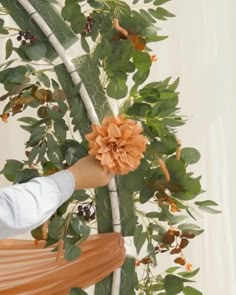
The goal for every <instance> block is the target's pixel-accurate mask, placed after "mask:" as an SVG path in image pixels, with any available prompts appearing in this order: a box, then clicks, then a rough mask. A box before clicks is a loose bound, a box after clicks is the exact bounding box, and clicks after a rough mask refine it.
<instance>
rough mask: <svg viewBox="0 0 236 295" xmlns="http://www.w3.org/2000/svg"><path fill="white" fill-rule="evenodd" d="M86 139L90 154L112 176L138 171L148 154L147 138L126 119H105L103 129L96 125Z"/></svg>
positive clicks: (139, 128) (134, 123)
mask: <svg viewBox="0 0 236 295" xmlns="http://www.w3.org/2000/svg"><path fill="white" fill-rule="evenodd" d="M92 129H93V132H92V133H89V134H87V135H86V139H87V140H88V142H89V148H90V150H89V154H90V155H93V156H95V157H96V159H98V160H99V161H100V162H101V165H102V166H103V167H104V169H105V170H106V171H108V172H111V173H113V174H127V173H128V172H129V171H133V170H135V169H136V168H137V167H138V165H139V164H140V160H141V158H143V154H142V153H143V152H144V151H145V150H146V143H147V140H146V138H145V137H144V136H143V135H141V134H140V133H141V132H142V131H143V129H142V127H140V126H139V125H138V124H137V123H136V122H135V121H133V120H131V119H125V118H124V117H123V116H118V117H108V118H105V119H104V120H103V122H102V125H101V126H98V125H96V124H93V125H92Z"/></svg>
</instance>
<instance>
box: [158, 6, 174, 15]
mask: <svg viewBox="0 0 236 295" xmlns="http://www.w3.org/2000/svg"><path fill="white" fill-rule="evenodd" d="M156 12H157V13H159V14H160V15H162V16H166V17H174V16H175V15H174V14H173V13H171V12H169V11H168V10H166V9H165V8H162V7H158V8H157V9H156Z"/></svg>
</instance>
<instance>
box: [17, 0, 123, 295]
mask: <svg viewBox="0 0 236 295" xmlns="http://www.w3.org/2000/svg"><path fill="white" fill-rule="evenodd" d="M17 1H18V2H19V3H20V5H21V6H22V7H23V8H24V9H25V10H26V11H27V12H28V14H29V15H30V17H32V19H33V20H34V21H35V22H36V23H37V25H38V26H39V27H40V29H41V30H42V31H43V33H44V34H45V36H46V37H47V38H48V40H49V42H50V43H51V44H52V46H53V47H54V49H55V51H56V52H57V54H58V55H59V56H60V58H61V59H62V61H63V63H64V65H65V67H66V69H67V71H68V73H69V74H70V76H71V78H72V80H73V82H74V84H75V85H78V84H79V83H81V82H82V81H81V79H80V76H79V74H78V72H77V69H76V67H75V66H74V64H73V63H72V61H71V60H70V58H69V56H68V55H67V53H66V51H65V49H64V47H63V46H62V45H61V43H60V41H59V40H58V39H57V37H56V36H55V35H54V33H53V31H52V30H51V29H50V27H49V26H48V25H47V23H46V22H45V20H44V19H43V18H42V17H41V15H40V14H39V13H38V12H37V10H35V8H34V7H33V6H32V5H31V4H30V2H29V1H28V0H17ZM80 85H81V86H80V90H79V93H80V96H81V99H82V101H83V103H84V106H85V108H86V110H87V113H88V117H89V120H90V121H91V122H92V123H94V124H99V119H98V116H97V113H96V111H95V109H94V106H93V103H92V101H91V99H90V97H89V95H88V92H87V90H86V88H85V86H84V84H83V83H81V84H80ZM108 187H109V191H110V200H111V207H112V219H113V220H112V221H113V230H114V232H121V221H120V210H119V197H118V193H117V186H116V182H115V178H113V179H112V180H111V181H110V183H109V185H108ZM120 277H121V269H120V268H118V269H116V270H115V271H114V272H113V281H112V292H111V295H119V293H120V291H119V290H120Z"/></svg>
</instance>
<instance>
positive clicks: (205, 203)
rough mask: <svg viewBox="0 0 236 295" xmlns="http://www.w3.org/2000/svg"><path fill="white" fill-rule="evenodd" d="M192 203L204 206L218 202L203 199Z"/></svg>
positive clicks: (214, 204) (215, 204)
mask: <svg viewBox="0 0 236 295" xmlns="http://www.w3.org/2000/svg"><path fill="white" fill-rule="evenodd" d="M194 204H196V205H197V206H201V207H205V206H207V207H208V206H218V204H217V203H216V202H214V201H212V200H205V201H201V202H195V203H194Z"/></svg>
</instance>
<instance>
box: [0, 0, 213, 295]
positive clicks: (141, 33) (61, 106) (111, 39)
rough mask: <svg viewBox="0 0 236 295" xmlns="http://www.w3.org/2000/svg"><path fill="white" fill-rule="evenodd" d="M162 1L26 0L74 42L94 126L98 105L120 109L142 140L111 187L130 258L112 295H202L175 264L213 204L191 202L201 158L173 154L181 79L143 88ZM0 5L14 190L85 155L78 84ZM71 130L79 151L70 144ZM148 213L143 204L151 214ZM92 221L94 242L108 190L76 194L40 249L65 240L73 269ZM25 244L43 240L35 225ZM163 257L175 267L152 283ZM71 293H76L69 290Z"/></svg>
mask: <svg viewBox="0 0 236 295" xmlns="http://www.w3.org/2000/svg"><path fill="white" fill-rule="evenodd" d="M169 1H170V0H144V1H139V0H134V1H133V3H131V2H125V1H120V0H89V1H83V0H81V1H79V0H66V1H65V4H64V6H63V7H61V6H59V5H58V4H57V1H48V0H42V1H41V0H40V1H33V0H31V1H30V2H31V4H32V5H34V7H35V8H36V9H37V11H38V12H39V14H40V15H41V16H42V17H43V18H44V19H45V20H47V22H48V25H49V26H50V27H52V28H53V32H54V33H55V34H56V35H57V37H58V39H59V40H60V42H61V44H63V45H64V47H65V48H67V47H69V46H70V45H72V44H73V43H74V42H75V41H76V40H79V41H80V45H81V48H82V50H83V51H84V53H83V55H81V56H76V57H75V59H74V60H73V63H74V64H75V66H76V69H77V71H78V73H79V74H80V76H81V79H82V83H83V84H84V85H85V87H86V88H87V91H88V93H89V95H90V97H91V99H92V101H93V103H94V106H95V109H96V111H97V113H98V116H99V119H102V118H103V117H105V116H108V115H111V113H112V110H111V108H110V106H109V102H108V99H107V97H110V98H113V99H117V100H119V99H124V102H123V104H122V107H121V109H120V113H122V114H124V115H125V116H126V117H130V118H132V119H134V120H136V121H137V122H139V124H141V125H142V127H143V130H144V134H145V136H146V137H147V139H148V147H147V151H146V153H145V157H144V158H143V160H142V162H141V165H140V166H139V167H138V168H137V169H136V170H135V171H133V172H131V173H129V174H128V175H125V176H117V177H116V180H117V186H118V191H119V197H120V211H121V218H122V233H123V235H124V236H133V237H134V244H135V247H136V250H137V257H136V261H135V259H130V258H127V260H126V262H125V265H124V267H123V269H122V276H121V278H122V281H121V290H120V294H129V295H131V294H135V290H136V291H137V292H138V294H140V295H145V294H150V295H151V294H158V295H164V294H167V295H173V294H185V295H200V294H202V293H201V292H200V291H198V290H196V289H195V288H194V287H192V283H193V280H192V277H194V276H195V275H196V274H197V273H198V271H199V269H198V268H197V269H194V270H192V269H191V264H190V262H189V260H188V259H190V260H191V258H188V259H187V258H186V257H185V256H184V249H185V248H186V247H187V246H188V245H189V244H191V243H192V240H193V239H194V238H195V237H196V236H198V235H199V234H201V233H202V232H203V229H201V228H200V227H199V226H198V224H197V218H196V215H195V212H196V210H203V211H207V212H209V213H218V212H219V211H218V210H216V209H215V207H216V206H217V204H216V203H215V202H213V201H211V200H202V198H200V195H201V193H202V192H203V190H202V188H201V183H200V179H201V177H198V176H195V175H193V173H192V172H191V165H193V164H195V163H196V162H198V161H199V159H200V153H199V152H198V151H197V150H196V149H195V148H191V147H185V148H182V147H181V142H180V141H179V139H178V138H177V135H176V130H177V128H178V127H179V126H181V125H183V124H184V123H185V121H184V120H183V118H182V116H181V114H180V112H179V107H178V100H179V93H178V91H177V87H178V84H179V79H172V78H171V77H168V78H166V79H164V80H161V81H153V82H150V83H145V81H146V80H147V78H148V77H149V74H150V72H151V68H152V64H153V62H155V61H156V59H157V57H156V56H155V55H154V54H153V53H152V50H151V43H152V42H159V41H162V40H164V39H166V38H167V36H161V35H159V25H160V23H161V21H165V20H167V19H168V18H170V17H174V14H173V13H171V12H170V11H168V10H167V9H166V8H164V7H165V4H166V3H167V2H169ZM0 3H1V4H2V6H1V7H0V14H1V18H0V34H1V38H2V40H5V62H4V63H2V64H1V65H0V83H1V84H2V85H3V87H4V89H5V93H3V94H2V95H1V97H0V101H2V103H3V102H5V107H4V109H3V113H2V114H1V119H2V121H3V122H7V121H8V120H10V119H11V117H12V116H17V117H18V121H19V124H20V126H21V127H22V128H23V129H24V130H26V131H27V132H28V133H29V139H28V140H27V142H26V145H25V149H26V150H25V154H26V158H25V159H23V160H15V159H9V160H7V161H6V164H5V165H4V167H3V169H2V171H1V173H3V174H4V176H5V177H6V178H7V179H8V180H9V181H11V182H13V183H22V182H26V181H28V180H30V179H32V178H33V177H36V176H39V175H49V174H51V173H54V172H56V171H58V170H61V169H63V168H66V167H68V166H70V165H72V164H73V163H75V162H76V161H77V160H79V159H80V158H82V157H84V156H85V155H86V154H87V150H88V145H87V142H86V140H85V138H84V135H85V134H86V133H88V132H89V131H90V122H89V119H88V116H87V113H86V110H85V108H84V106H83V103H82V101H81V98H80V94H79V87H80V85H77V86H74V85H73V83H72V80H71V78H70V76H69V74H68V73H67V72H66V70H65V67H64V65H63V64H56V63H55V62H54V59H55V57H56V53H55V51H54V49H53V48H52V47H51V45H50V44H49V42H48V40H47V38H46V37H45V36H44V34H43V33H42V31H41V30H40V28H39V27H38V26H37V25H36V24H35V23H34V22H33V21H31V20H30V18H29V17H28V16H27V13H26V12H25V11H24V9H22V7H20V5H19V3H18V2H17V1H15V0H14V1H7V0H0ZM58 9H60V14H58ZM49 14H50V17H49ZM6 15H11V16H12V18H13V19H14V20H15V22H16V23H17V25H18V27H15V28H10V27H7V26H6V25H5V22H4V18H5V16H6ZM1 42H2V41H1ZM17 42H18V43H17ZM158 58H161V56H160V57H158ZM42 61H43V62H44V63H45V64H46V65H47V66H46V67H45V68H44V69H42V68H40V69H39V67H38V66H37V63H38V64H39V63H41V62H42ZM157 62H158V61H157ZM55 74H56V75H55ZM26 108H34V109H35V110H36V113H37V115H36V116H35V117H26V116H24V111H25V109H26ZM78 131H79V132H80V135H81V140H78V139H76V138H77V137H76V136H75V134H76V133H77V132H78ZM146 203H150V204H151V207H152V210H151V211H149V210H147V209H146V208H147V207H146V206H145V204H146ZM68 208H70V209H69V210H68ZM149 208H150V206H149ZM95 219H97V225H98V230H99V232H108V231H112V224H111V206H110V201H109V198H108V188H107V187H104V188H101V189H98V190H96V191H91V192H88V191H83V190H80V191H75V192H74V194H73V195H72V196H71V198H70V199H69V200H68V201H67V202H66V203H64V204H63V205H62V206H61V207H60V208H59V209H58V210H57V211H56V212H55V214H54V215H53V216H52V217H51V219H50V222H49V226H48V236H47V239H46V241H47V245H52V244H54V243H56V242H57V241H59V240H63V241H64V250H65V252H64V253H65V258H66V259H68V260H73V259H76V258H77V257H79V255H80V249H79V244H80V243H81V242H83V241H84V240H85V239H86V238H87V237H88V236H89V234H90V228H91V227H94V226H95V223H94V222H95ZM32 235H33V237H34V238H35V239H37V240H40V239H44V235H43V229H42V226H41V227H39V228H37V229H35V230H33V231H32ZM139 253H142V254H139ZM143 253H145V254H143ZM164 253H166V254H165V255H167V254H168V255H169V256H170V257H171V260H172V263H173V265H171V266H170V267H169V268H168V269H167V270H166V271H165V272H164V273H160V272H159V267H158V265H159V262H158V261H159V256H160V255H164ZM140 255H141V256H140ZM138 268H142V269H143V270H144V273H145V275H144V276H141V277H140V276H139V275H138V274H137V273H136V271H137V269H138ZM127 277H129V281H127ZM109 285H110V278H109V277H108V278H107V279H105V280H104V283H103V282H100V283H99V284H97V286H96V292H95V293H96V294H102V295H106V294H110V290H109V287H107V286H109ZM70 294H73V295H75V294H85V292H84V291H82V290H81V289H79V288H73V289H71V293H70Z"/></svg>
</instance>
